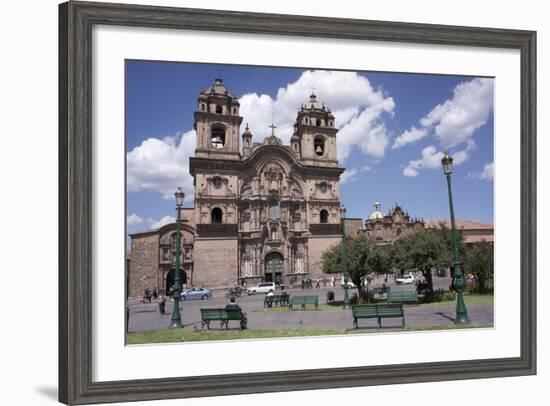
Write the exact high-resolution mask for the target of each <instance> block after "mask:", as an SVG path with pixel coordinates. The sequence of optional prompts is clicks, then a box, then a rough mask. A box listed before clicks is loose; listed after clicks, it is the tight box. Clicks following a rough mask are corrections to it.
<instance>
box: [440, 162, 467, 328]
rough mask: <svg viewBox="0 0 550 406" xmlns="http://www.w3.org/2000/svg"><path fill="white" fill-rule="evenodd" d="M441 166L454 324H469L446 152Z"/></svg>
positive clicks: (450, 171)
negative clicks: (445, 190) (447, 210)
mask: <svg viewBox="0 0 550 406" xmlns="http://www.w3.org/2000/svg"><path fill="white" fill-rule="evenodd" d="M441 164H442V165H443V173H444V174H445V175H446V176H447V188H448V190H449V208H450V211H451V244H452V247H453V257H454V265H455V274H454V279H455V281H454V282H455V288H456V318H455V324H458V325H462V324H470V319H469V318H468V310H467V309H466V305H465V304H464V296H463V294H462V289H463V288H464V277H463V275H462V263H461V262H460V255H459V253H458V241H457V237H456V224H455V212H454V208H453V194H452V191H451V173H453V158H451V157H450V156H449V153H448V152H445V156H444V157H443V159H442V160H441Z"/></svg>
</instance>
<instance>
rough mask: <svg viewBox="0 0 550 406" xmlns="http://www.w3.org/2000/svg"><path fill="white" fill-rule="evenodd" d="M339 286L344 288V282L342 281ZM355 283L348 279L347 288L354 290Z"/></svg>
mask: <svg viewBox="0 0 550 406" xmlns="http://www.w3.org/2000/svg"><path fill="white" fill-rule="evenodd" d="M341 286H342V287H344V280H343V279H342V283H341ZM356 287H357V286H355V283H353V282H352V281H351V280H350V279H348V288H356Z"/></svg>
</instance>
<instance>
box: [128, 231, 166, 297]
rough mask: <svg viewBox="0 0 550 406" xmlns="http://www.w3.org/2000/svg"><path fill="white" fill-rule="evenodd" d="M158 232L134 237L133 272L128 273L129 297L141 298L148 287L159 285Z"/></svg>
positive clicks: (131, 262)
mask: <svg viewBox="0 0 550 406" xmlns="http://www.w3.org/2000/svg"><path fill="white" fill-rule="evenodd" d="M158 241H159V236H158V233H151V234H144V235H140V236H139V237H134V238H132V250H131V253H130V266H131V272H130V274H129V275H128V279H129V280H128V297H129V298H130V299H135V298H141V297H142V296H143V292H144V291H145V289H146V288H149V289H153V288H154V287H156V286H158V280H157V276H158V266H159V264H158V252H159V244H158Z"/></svg>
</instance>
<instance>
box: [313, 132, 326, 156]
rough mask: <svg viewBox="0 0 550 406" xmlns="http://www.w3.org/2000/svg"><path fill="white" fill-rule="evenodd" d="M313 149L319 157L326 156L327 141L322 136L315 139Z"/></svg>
mask: <svg viewBox="0 0 550 406" xmlns="http://www.w3.org/2000/svg"><path fill="white" fill-rule="evenodd" d="M313 149H314V151H315V153H316V154H317V155H318V156H323V155H325V139H324V138H323V137H321V136H317V137H315V139H314V140H313Z"/></svg>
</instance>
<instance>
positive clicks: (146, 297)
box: [141, 288, 158, 303]
mask: <svg viewBox="0 0 550 406" xmlns="http://www.w3.org/2000/svg"><path fill="white" fill-rule="evenodd" d="M157 297H158V291H157V288H153V290H151V289H149V288H146V289H145V291H144V292H143V298H142V299H141V303H151V302H152V301H156V300H157Z"/></svg>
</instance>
